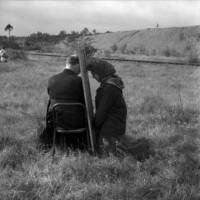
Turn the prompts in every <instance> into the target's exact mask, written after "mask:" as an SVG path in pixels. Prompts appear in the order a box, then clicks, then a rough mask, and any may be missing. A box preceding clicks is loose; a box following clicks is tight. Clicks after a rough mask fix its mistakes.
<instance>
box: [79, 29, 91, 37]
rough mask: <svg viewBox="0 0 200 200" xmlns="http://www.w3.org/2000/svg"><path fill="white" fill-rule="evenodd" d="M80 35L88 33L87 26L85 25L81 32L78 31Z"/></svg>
mask: <svg viewBox="0 0 200 200" xmlns="http://www.w3.org/2000/svg"><path fill="white" fill-rule="evenodd" d="M80 34H81V35H83V36H85V35H89V34H90V31H89V29H88V28H87V27H85V28H84V29H83V30H82V31H81V32H80Z"/></svg>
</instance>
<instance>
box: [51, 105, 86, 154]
mask: <svg viewBox="0 0 200 200" xmlns="http://www.w3.org/2000/svg"><path fill="white" fill-rule="evenodd" d="M72 107H76V108H80V110H81V111H82V112H83V114H84V117H85V124H84V127H80V128H78V129H65V128H63V127H60V126H58V122H59V119H58V112H64V111H67V110H68V109H69V108H70V109H71V108H72ZM52 112H53V145H52V153H53V155H54V154H55V148H56V136H57V134H60V135H65V136H71V135H73V134H74V136H75V137H76V134H77V137H78V136H80V134H83V133H86V137H87V138H86V140H87V146H88V144H89V138H88V132H87V125H86V124H87V123H86V110H85V106H84V105H83V104H81V103H56V104H54V105H53V107H52ZM77 114H80V113H77ZM64 145H65V144H64Z"/></svg>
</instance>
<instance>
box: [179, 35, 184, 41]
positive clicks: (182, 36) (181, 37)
mask: <svg viewBox="0 0 200 200" xmlns="http://www.w3.org/2000/svg"><path fill="white" fill-rule="evenodd" d="M184 39H185V34H184V33H180V34H179V40H180V41H182V40H184Z"/></svg>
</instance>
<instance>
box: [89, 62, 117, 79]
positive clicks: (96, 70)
mask: <svg viewBox="0 0 200 200" xmlns="http://www.w3.org/2000/svg"><path fill="white" fill-rule="evenodd" d="M87 69H88V70H89V71H90V72H91V74H92V76H93V78H94V79H96V80H97V81H98V82H101V81H103V79H105V78H107V77H109V76H112V75H114V74H115V73H116V70H115V68H114V66H113V65H112V64H110V63H109V62H106V61H104V60H100V59H92V60H88V63H87Z"/></svg>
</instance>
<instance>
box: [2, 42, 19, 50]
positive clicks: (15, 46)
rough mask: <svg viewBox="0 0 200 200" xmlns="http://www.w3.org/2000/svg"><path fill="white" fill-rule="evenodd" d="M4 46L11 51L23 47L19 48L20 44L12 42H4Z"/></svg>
mask: <svg viewBox="0 0 200 200" xmlns="http://www.w3.org/2000/svg"><path fill="white" fill-rule="evenodd" d="M3 46H4V47H5V48H10V49H21V47H20V46H19V44H17V43H16V42H15V41H13V40H10V41H4V42H3Z"/></svg>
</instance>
